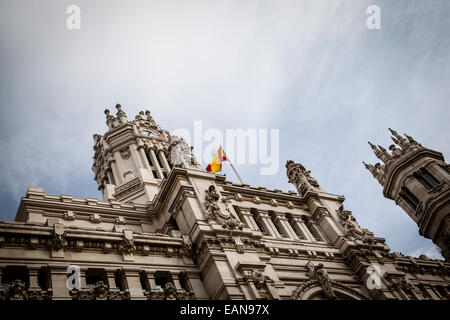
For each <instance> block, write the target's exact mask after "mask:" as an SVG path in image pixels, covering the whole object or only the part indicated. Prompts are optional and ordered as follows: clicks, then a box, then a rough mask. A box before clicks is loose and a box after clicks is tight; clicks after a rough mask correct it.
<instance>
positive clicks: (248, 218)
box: [239, 209, 259, 231]
mask: <svg viewBox="0 0 450 320" xmlns="http://www.w3.org/2000/svg"><path fill="white" fill-rule="evenodd" d="M239 216H240V218H241V220H242V221H244V223H245V224H246V225H247V227H249V228H250V229H251V230H255V231H259V227H258V225H257V224H256V221H255V219H253V215H252V214H251V213H250V211H249V210H247V209H240V211H239Z"/></svg>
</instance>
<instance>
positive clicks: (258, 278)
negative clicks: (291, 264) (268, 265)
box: [252, 270, 266, 289]
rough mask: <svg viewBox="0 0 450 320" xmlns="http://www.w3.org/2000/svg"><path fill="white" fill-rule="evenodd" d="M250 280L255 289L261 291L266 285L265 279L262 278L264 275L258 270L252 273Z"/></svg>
mask: <svg viewBox="0 0 450 320" xmlns="http://www.w3.org/2000/svg"><path fill="white" fill-rule="evenodd" d="M252 280H253V283H254V284H255V287H256V288H257V289H262V288H263V286H264V284H265V283H266V277H265V276H264V273H263V272H262V271H259V270H253V271H252Z"/></svg>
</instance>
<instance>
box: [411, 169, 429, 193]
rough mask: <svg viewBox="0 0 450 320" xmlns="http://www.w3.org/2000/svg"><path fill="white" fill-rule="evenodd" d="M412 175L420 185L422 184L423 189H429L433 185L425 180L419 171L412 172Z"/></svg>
mask: <svg viewBox="0 0 450 320" xmlns="http://www.w3.org/2000/svg"><path fill="white" fill-rule="evenodd" d="M413 176H414V178H416V179H417V181H419V182H420V184H421V185H423V186H424V188H425V189H427V190H430V189H432V188H433V186H432V185H431V184H430V183H429V182H428V181H427V180H425V178H424V177H423V176H422V175H421V174H420V173H417V172H414V174H413Z"/></svg>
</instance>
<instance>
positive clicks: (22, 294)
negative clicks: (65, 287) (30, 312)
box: [0, 279, 52, 300]
mask: <svg viewBox="0 0 450 320" xmlns="http://www.w3.org/2000/svg"><path fill="white" fill-rule="evenodd" d="M51 298H52V292H51V290H48V291H42V289H40V288H33V289H28V290H27V289H26V286H25V282H23V281H22V280H19V279H17V280H14V281H13V282H11V284H10V286H9V289H8V290H7V291H5V290H3V288H1V287H0V300H51Z"/></svg>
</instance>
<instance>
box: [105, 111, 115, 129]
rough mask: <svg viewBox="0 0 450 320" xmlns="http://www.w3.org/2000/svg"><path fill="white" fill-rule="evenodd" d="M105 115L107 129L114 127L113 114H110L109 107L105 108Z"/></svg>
mask: <svg viewBox="0 0 450 320" xmlns="http://www.w3.org/2000/svg"><path fill="white" fill-rule="evenodd" d="M105 115H106V125H107V126H108V128H109V129H112V128H113V127H114V120H115V118H114V116H113V115H111V114H110V111H109V109H105Z"/></svg>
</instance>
